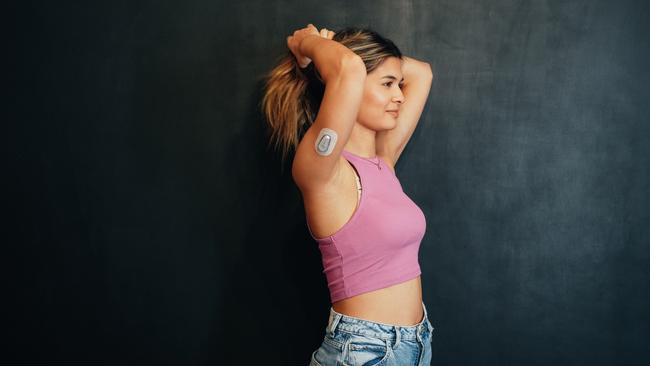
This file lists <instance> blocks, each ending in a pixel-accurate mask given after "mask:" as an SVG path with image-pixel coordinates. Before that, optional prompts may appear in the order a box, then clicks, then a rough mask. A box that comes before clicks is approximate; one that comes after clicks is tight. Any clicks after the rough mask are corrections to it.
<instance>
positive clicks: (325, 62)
mask: <svg viewBox="0 0 650 366" xmlns="http://www.w3.org/2000/svg"><path fill="white" fill-rule="evenodd" d="M299 48H300V53H302V54H303V55H305V56H306V57H309V58H310V59H311V60H312V62H313V63H314V66H316V69H317V70H318V73H319V74H320V75H321V77H322V78H323V80H324V81H325V82H326V83H327V80H330V78H332V77H336V76H338V75H339V74H340V73H341V72H342V70H343V68H344V67H345V65H346V61H347V60H349V59H352V58H355V57H356V58H359V56H357V55H356V54H355V53H354V52H352V51H351V50H350V49H349V48H347V47H345V46H344V45H342V44H341V43H339V42H337V41H333V40H331V39H328V38H324V37H321V36H316V35H310V36H308V37H305V38H304V39H303V40H302V41H301V42H300V47H299Z"/></svg>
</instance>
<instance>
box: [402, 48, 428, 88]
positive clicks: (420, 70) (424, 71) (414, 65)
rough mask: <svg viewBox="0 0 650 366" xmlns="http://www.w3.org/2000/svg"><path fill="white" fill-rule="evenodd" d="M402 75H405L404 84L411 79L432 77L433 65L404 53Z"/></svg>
mask: <svg viewBox="0 0 650 366" xmlns="http://www.w3.org/2000/svg"><path fill="white" fill-rule="evenodd" d="M402 60H403V62H402V76H403V77H404V84H405V85H406V84H408V83H409V81H411V82H412V81H413V80H417V79H419V78H422V77H432V76H433V71H432V70H431V65H429V64H428V63H427V62H424V61H420V60H416V59H414V58H412V57H408V56H404V55H402Z"/></svg>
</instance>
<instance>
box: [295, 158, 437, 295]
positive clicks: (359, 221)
mask: <svg viewBox="0 0 650 366" xmlns="http://www.w3.org/2000/svg"><path fill="white" fill-rule="evenodd" d="M342 155H343V157H344V158H346V159H347V160H348V161H349V162H350V163H351V164H352V165H353V167H354V168H356V171H357V173H358V175H359V180H360V181H361V187H362V190H361V198H360V200H359V204H358V207H357V209H356V210H355V211H354V213H353V214H352V216H351V217H350V219H349V220H348V222H347V223H345V225H343V227H341V228H340V229H339V230H338V231H337V232H335V233H334V234H332V235H330V236H327V237H325V238H316V237H314V234H313V233H312V231H311V228H310V227H309V222H307V228H308V229H309V233H310V234H311V237H312V238H314V240H316V242H317V243H318V248H319V249H320V252H321V255H322V262H323V273H324V274H325V276H326V278H327V286H328V287H329V292H330V300H331V302H332V303H335V302H337V301H339V300H343V299H346V298H348V297H352V296H355V295H358V294H361V293H364V292H369V291H373V290H377V289H380V288H384V287H389V286H392V285H395V284H398V283H401V282H405V281H407V280H410V279H412V278H415V277H417V276H418V275H420V274H421V271H420V264H419V262H418V252H419V249H420V242H421V241H422V238H423V237H424V232H425V230H426V220H425V217H424V213H423V212H422V210H421V209H420V208H419V207H418V206H417V205H416V204H415V203H414V202H413V201H412V200H411V199H410V198H409V197H408V196H407V195H406V194H405V193H404V191H403V190H402V185H401V184H400V182H399V180H398V178H397V176H395V174H394V173H393V171H392V170H391V169H390V167H388V165H386V163H385V162H384V161H383V160H382V159H381V158H380V157H374V158H364V157H361V156H358V155H356V154H353V153H351V152H349V151H347V150H342ZM377 160H378V161H379V165H377V164H376V163H374V162H375V161H377Z"/></svg>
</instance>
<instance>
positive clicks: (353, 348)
mask: <svg viewBox="0 0 650 366" xmlns="http://www.w3.org/2000/svg"><path fill="white" fill-rule="evenodd" d="M347 345H348V356H347V360H346V364H348V365H363V366H380V365H383V364H385V363H386V362H387V361H388V359H389V358H390V356H391V355H392V353H393V350H392V349H391V346H390V343H389V342H388V341H387V340H384V339H381V338H374V337H368V336H362V335H356V334H355V335H352V336H351V337H350V338H349V340H348V342H347Z"/></svg>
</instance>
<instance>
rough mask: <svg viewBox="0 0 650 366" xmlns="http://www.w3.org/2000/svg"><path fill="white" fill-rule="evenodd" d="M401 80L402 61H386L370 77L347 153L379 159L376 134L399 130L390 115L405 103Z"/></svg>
mask: <svg viewBox="0 0 650 366" xmlns="http://www.w3.org/2000/svg"><path fill="white" fill-rule="evenodd" d="M386 75H392V76H394V77H395V78H397V80H394V79H391V78H386V77H384V76H386ZM402 80H403V75H402V61H401V60H400V59H399V58H397V57H388V58H386V59H385V60H384V61H383V62H382V63H381V64H380V65H379V66H378V67H377V68H376V69H374V70H373V71H372V72H371V73H369V74H368V76H367V78H366V83H365V86H364V94H363V100H362V102H361V105H360V107H359V114H358V115H357V121H356V123H355V124H354V127H353V129H352V133H351V135H350V138H349V139H348V142H347V144H346V145H345V150H348V151H351V152H353V153H355V154H357V155H360V156H364V157H374V156H376V155H377V154H376V151H377V149H376V143H375V140H376V137H377V132H378V131H384V130H392V129H393V128H395V127H396V126H397V118H398V116H395V115H393V114H392V113H390V112H388V111H389V110H395V109H397V110H399V109H400V107H401V105H402V103H403V102H404V100H405V97H404V93H402V90H401V85H402V83H401V81H402ZM391 168H392V167H391Z"/></svg>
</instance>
